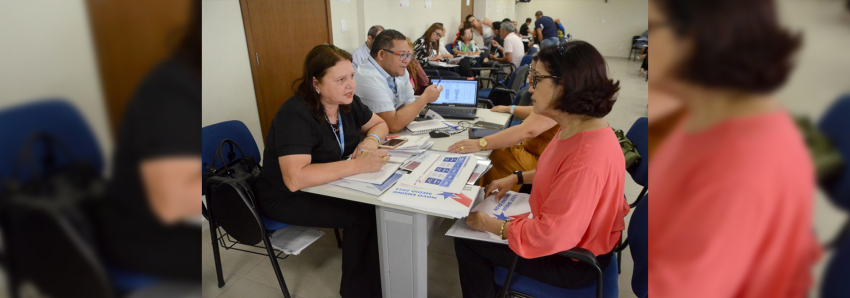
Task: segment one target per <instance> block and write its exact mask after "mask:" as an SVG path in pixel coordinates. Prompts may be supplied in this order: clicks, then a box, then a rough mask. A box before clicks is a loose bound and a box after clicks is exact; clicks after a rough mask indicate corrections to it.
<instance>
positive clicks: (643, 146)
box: [626, 117, 649, 187]
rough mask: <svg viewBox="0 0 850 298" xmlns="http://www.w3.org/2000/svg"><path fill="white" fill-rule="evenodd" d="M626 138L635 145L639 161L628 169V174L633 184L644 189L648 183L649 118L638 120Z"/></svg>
mask: <svg viewBox="0 0 850 298" xmlns="http://www.w3.org/2000/svg"><path fill="white" fill-rule="evenodd" d="M626 138H628V139H629V140H630V141H632V143H634V144H635V148H636V149H637V151H638V154H640V161H639V162H638V164H637V165H634V166H632V167H631V168H629V169H628V172H629V174H630V175H631V176H632V180H634V181H635V183H637V184H640V186H643V187H646V186H647V184H648V183H649V118H647V117H640V118H638V119H637V121H635V123H634V124H632V127H631V128H629V132H627V133H626Z"/></svg>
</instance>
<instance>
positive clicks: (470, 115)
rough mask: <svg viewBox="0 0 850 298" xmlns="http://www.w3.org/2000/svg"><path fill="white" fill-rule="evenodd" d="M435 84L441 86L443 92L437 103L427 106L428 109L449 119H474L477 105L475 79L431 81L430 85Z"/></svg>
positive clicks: (476, 81)
mask: <svg viewBox="0 0 850 298" xmlns="http://www.w3.org/2000/svg"><path fill="white" fill-rule="evenodd" d="M437 82H439V83H440V86H443V92H441V93H440V97H439V98H437V101H435V102H432V103H430V104H428V108H429V109H431V110H433V111H434V112H437V114H440V116H443V118H451V119H470V120H474V119H475V112H476V106H477V104H478V80H476V79H475V78H465V77H457V78H443V79H442V81H440V80H431V85H436V84H437Z"/></svg>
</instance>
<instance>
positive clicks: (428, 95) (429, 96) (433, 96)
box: [419, 85, 443, 103]
mask: <svg viewBox="0 0 850 298" xmlns="http://www.w3.org/2000/svg"><path fill="white" fill-rule="evenodd" d="M442 92H443V86H439V87H437V85H431V86H428V87H427V88H425V91H422V96H419V98H425V100H427V101H428V103H432V102H435V101H437V99H438V98H440V93H442Z"/></svg>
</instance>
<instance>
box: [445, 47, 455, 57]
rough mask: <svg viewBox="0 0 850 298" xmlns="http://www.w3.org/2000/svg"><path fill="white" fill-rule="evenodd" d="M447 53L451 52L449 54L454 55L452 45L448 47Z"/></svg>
mask: <svg viewBox="0 0 850 298" xmlns="http://www.w3.org/2000/svg"><path fill="white" fill-rule="evenodd" d="M446 51H449V54H452V55H454V51H452V45H451V44H447V45H446Z"/></svg>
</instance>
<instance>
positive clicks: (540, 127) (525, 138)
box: [448, 56, 561, 191]
mask: <svg viewBox="0 0 850 298" xmlns="http://www.w3.org/2000/svg"><path fill="white" fill-rule="evenodd" d="M536 63H537V56H534V60H533V61H532V62H531V67H532V68H533V67H534V66H535V64H536ZM533 75H534V71H529V72H528V78H531V77H532V76H533ZM528 92H529V93H534V88H532V87H531V86H529V87H528ZM490 110H491V111H493V112H499V113H511V114H513V115H514V116H516V117H517V118H519V119H525V121H523V122H522V123H520V124H519V125H516V126H512V127H510V128H508V129H505V130H503V131H501V132H499V133H496V134H493V135H490V136H486V137H484V138H481V139H477V140H473V139H467V140H463V141H459V142H457V143H454V144H453V145H451V146H449V149H448V151H449V152H453V153H473V152H478V151H481V150H493V153H491V154H490V159H491V160H492V161H493V162H492V164H493V168H492V169H490V170H489V171H487V173H484V176H483V177H482V178H481V185H488V184H490V182H493V181H494V180H496V179H499V178H502V177H505V176H507V175H510V174H511V173H513V172H514V171H531V170H534V169H536V168H537V160H538V159H539V158H540V155H541V154H543V149H545V148H546V146H547V145H549V142H550V141H552V138H553V137H555V134H556V133H557V132H558V129H560V128H561V127H560V126H558V122H555V120H552V119H549V118H546V117H543V116H540V115H537V114H535V113H534V112H533V111H532V107H530V106H516V107H515V106H495V107H493V108H492V109H490ZM482 139H483V140H484V141H481V140H482ZM520 142H522V144H520ZM482 144H483V145H484V146H482ZM519 188H520V185H516V186H514V187H513V191H519Z"/></svg>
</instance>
